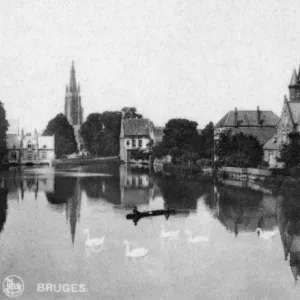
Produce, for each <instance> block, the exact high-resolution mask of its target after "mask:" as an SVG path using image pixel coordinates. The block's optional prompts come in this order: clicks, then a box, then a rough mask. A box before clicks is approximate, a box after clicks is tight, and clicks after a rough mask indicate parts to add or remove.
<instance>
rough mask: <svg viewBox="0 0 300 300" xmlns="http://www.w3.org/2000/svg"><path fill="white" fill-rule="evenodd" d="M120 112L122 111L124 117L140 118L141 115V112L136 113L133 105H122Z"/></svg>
mask: <svg viewBox="0 0 300 300" xmlns="http://www.w3.org/2000/svg"><path fill="white" fill-rule="evenodd" d="M121 112H122V113H124V118H125V119H142V118H143V116H142V115H141V114H138V113H137V112H136V108H135V107H127V106H126V107H123V108H122V109H121Z"/></svg>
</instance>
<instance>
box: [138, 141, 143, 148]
mask: <svg viewBox="0 0 300 300" xmlns="http://www.w3.org/2000/svg"><path fill="white" fill-rule="evenodd" d="M139 147H140V148H142V147H143V140H139Z"/></svg>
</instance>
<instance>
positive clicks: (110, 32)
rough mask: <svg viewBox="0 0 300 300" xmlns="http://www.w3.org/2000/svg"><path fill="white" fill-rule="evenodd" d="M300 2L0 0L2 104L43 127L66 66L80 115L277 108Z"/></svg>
mask: <svg viewBox="0 0 300 300" xmlns="http://www.w3.org/2000/svg"><path fill="white" fill-rule="evenodd" d="M299 16H300V5H299V1H297V0H295V1H270V0H260V1H249V0H246V1H244V0H236V1H226V0H222V1H221V0H220V1H213V0H206V1H203V0H181V1H177V0H135V1H134V0H124V1H121V0H98V1H96V0H82V1H79V0H68V1H64V0H60V1H58V0H51V1H49V0H38V1H34V0H31V1H30V0H27V1H15V0H10V1H4V0H0V100H1V101H2V102H3V103H4V105H5V108H6V110H7V117H8V118H15V117H19V118H20V123H21V125H23V126H25V128H26V129H27V130H30V129H33V128H37V129H39V130H41V129H43V128H44V127H45V126H46V124H47V122H48V121H49V120H50V119H51V118H53V117H54V116H55V115H56V114H57V113H60V112H63V109H64V97H65V85H66V84H67V83H68V82H69V77H70V68H71V62H72V60H74V62H75V70H76V79H77V81H78V82H79V83H80V85H81V91H82V104H83V107H84V115H85V117H86V116H87V115H88V114H89V113H91V112H102V111H105V110H120V109H121V108H122V107H123V106H135V107H137V109H138V111H139V112H141V113H142V114H143V115H144V116H145V117H148V118H150V119H152V120H153V122H154V124H155V125H164V124H165V123H166V122H167V121H168V120H169V119H170V118H176V117H182V118H188V119H190V120H194V121H196V122H197V123H198V124H199V128H202V127H203V126H205V125H206V124H207V123H208V122H209V121H213V122H214V123H216V122H217V121H218V120H219V119H220V118H221V117H222V116H223V115H224V114H225V113H226V112H227V111H228V110H232V109H234V107H235V106H237V107H238V109H256V107H257V106H260V108H261V109H265V110H273V111H274V112H275V113H277V114H280V111H281V107H282V103H283V97H284V94H287V93H288V83H289V81H290V79H291V75H292V71H293V68H297V69H298V68H299V64H300V17H299Z"/></svg>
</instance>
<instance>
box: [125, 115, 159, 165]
mask: <svg viewBox="0 0 300 300" xmlns="http://www.w3.org/2000/svg"><path fill="white" fill-rule="evenodd" d="M153 129H154V126H153V123H152V122H151V121H150V120H148V119H125V118H123V117H122V120H121V130H120V158H121V160H123V161H124V162H126V163H127V162H130V161H133V160H134V158H135V155H136V154H137V153H140V154H144V155H145V157H146V156H149V155H150V152H151V145H152V144H153V141H154V132H153Z"/></svg>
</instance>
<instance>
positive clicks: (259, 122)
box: [257, 106, 261, 125]
mask: <svg viewBox="0 0 300 300" xmlns="http://www.w3.org/2000/svg"><path fill="white" fill-rule="evenodd" d="M260 115H261V111H260V110H259V106H257V123H258V125H261V118H260Z"/></svg>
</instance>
